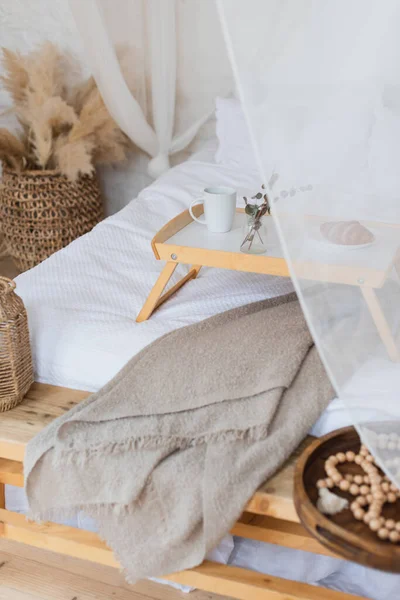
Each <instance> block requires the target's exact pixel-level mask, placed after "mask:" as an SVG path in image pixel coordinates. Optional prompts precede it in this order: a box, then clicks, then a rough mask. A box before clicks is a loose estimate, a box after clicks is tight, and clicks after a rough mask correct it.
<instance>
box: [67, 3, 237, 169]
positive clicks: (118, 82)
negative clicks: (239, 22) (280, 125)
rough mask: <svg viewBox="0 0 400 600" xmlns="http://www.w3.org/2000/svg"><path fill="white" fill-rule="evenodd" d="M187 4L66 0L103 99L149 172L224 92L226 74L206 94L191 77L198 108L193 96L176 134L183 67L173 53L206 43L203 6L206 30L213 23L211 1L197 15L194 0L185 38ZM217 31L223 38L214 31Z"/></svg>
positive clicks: (162, 164) (188, 136)
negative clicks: (209, 20)
mask: <svg viewBox="0 0 400 600" xmlns="http://www.w3.org/2000/svg"><path fill="white" fill-rule="evenodd" d="M185 4H186V3H184V2H182V1H179V0H178V1H177V0H84V2H82V0H70V6H71V9H72V13H73V15H74V18H75V20H76V23H77V26H78V29H79V31H80V34H81V36H82V39H83V42H84V46H85V50H86V57H87V61H88V63H89V65H90V67H91V69H92V73H93V75H94V77H95V80H96V82H97V85H98V87H99V89H100V92H101V94H102V96H103V98H104V101H105V103H106V105H107V107H108V109H109V111H110V113H111V114H112V116H113V117H114V119H115V121H116V122H117V123H118V124H119V126H120V127H121V129H122V130H123V131H124V132H125V133H126V134H127V135H128V137H130V139H131V140H132V141H133V142H134V143H135V144H136V146H138V147H139V148H140V149H141V150H143V151H144V152H146V153H147V154H148V155H150V157H151V158H152V160H151V161H150V162H149V164H148V171H149V173H150V175H151V176H152V177H157V176H158V175H160V174H161V173H163V172H164V171H166V170H167V169H168V168H169V164H170V161H169V157H170V156H171V155H172V154H175V153H177V152H179V151H180V150H182V149H184V148H185V147H186V146H188V145H189V144H190V142H191V141H192V140H193V138H194V137H195V135H196V133H197V131H198V130H199V128H200V127H201V126H202V125H203V123H204V122H205V121H206V120H207V119H208V118H209V116H210V115H211V113H212V112H213V108H214V102H213V99H214V96H215V95H216V94H217V93H218V92H221V91H222V92H225V93H226V91H227V90H226V84H227V81H226V78H225V80H224V81H222V82H221V84H220V83H218V86H217V89H213V93H208V97H207V96H206V95H205V94H204V90H201V89H199V85H200V82H197V88H198V95H199V97H200V98H202V99H203V103H202V105H201V108H199V103H197V106H196V107H193V102H192V106H191V110H189V111H187V114H189V115H190V118H189V119H186V122H185V123H184V124H183V125H184V126H183V127H181V128H180V131H179V132H178V133H176V129H177V128H176V125H177V119H176V110H175V109H176V101H177V89H178V91H179V89H182V85H183V86H184V84H182V81H181V79H182V78H183V77H184V76H185V72H184V71H185V66H186V65H185V63H184V60H182V56H184V52H181V56H179V55H178V52H179V50H182V44H185V45H186V47H185V52H187V53H189V55H193V53H195V52H196V44H197V46H198V47H200V46H201V44H202V43H204V37H205V32H203V33H201V30H199V23H200V24H201V17H202V13H204V8H206V9H208V11H210V10H211V11H212V10H213V9H214V11H215V18H214V21H215V23H214V24H213V23H211V25H212V27H211V32H213V31H214V28H215V26H217V27H218V28H219V22H218V18H217V13H216V10H215V6H214V2H213V1H212V2H210V1H209V0H206V2H205V3H203V7H202V9H201V11H200V13H199V14H197V13H196V11H193V9H194V8H195V7H194V5H193V4H192V7H191V8H192V21H191V31H189V36H191V37H189V38H188V37H187V32H186V31H185V29H186V28H187V23H188V20H187V18H186V20H185V11H186V12H187V10H188V7H187V6H185ZM211 14H212V12H211ZM189 29H190V27H189ZM217 31H218V30H217ZM113 34H114V35H113ZM217 35H218V33H217ZM219 37H220V38H221V44H223V42H222V34H221V33H220V32H219ZM188 42H190V45H189V43H188ZM118 45H119V46H121V45H123V46H125V59H124V63H125V69H124V70H122V69H121V66H120V63H119V61H118V58H117V52H116V50H118V48H117V46H118ZM126 51H127V53H126ZM182 67H183V68H182ZM186 70H187V67H186ZM178 71H179V72H178ZM126 72H130V75H131V77H132V78H133V81H134V89H133V90H132V86H128V83H127V81H126V78H125V76H126ZM130 88H131V89H130ZM132 92H133V93H132ZM148 96H151V102H150V106H149V105H148V103H147V97H148ZM192 100H193V98H192ZM150 122H151V124H150Z"/></svg>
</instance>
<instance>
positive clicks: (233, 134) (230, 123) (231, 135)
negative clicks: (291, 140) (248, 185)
mask: <svg viewBox="0 0 400 600" xmlns="http://www.w3.org/2000/svg"><path fill="white" fill-rule="evenodd" d="M215 114H216V118H217V124H216V132H217V138H218V149H217V152H216V153H215V161H216V162H217V163H219V164H223V165H228V166H232V167H235V168H239V169H241V170H244V171H254V170H256V169H257V163H256V160H255V156H254V151H253V147H252V145H251V140H250V133H249V130H248V127H247V123H246V119H245V116H244V112H243V109H242V106H241V104H240V102H239V100H237V99H236V98H217V99H216V111H215Z"/></svg>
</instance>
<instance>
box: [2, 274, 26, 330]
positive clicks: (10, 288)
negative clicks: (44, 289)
mask: <svg viewBox="0 0 400 600" xmlns="http://www.w3.org/2000/svg"><path fill="white" fill-rule="evenodd" d="M16 287H17V285H16V283H15V281H13V280H12V279H8V277H2V276H0V326H1V321H6V320H9V319H14V318H15V317H16V316H18V315H19V314H20V313H21V312H22V311H23V310H24V305H23V302H22V300H21V298H20V297H19V296H17V294H15V293H14V290H15V288H16Z"/></svg>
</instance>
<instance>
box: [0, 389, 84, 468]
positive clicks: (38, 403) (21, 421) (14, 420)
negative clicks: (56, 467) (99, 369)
mask: <svg viewBox="0 0 400 600" xmlns="http://www.w3.org/2000/svg"><path fill="white" fill-rule="evenodd" d="M89 395H90V392H85V391H80V390H72V389H69V388H64V387H58V386H54V385H47V384H44V383H34V384H33V385H32V387H31V389H30V390H29V392H28V393H27V395H26V396H25V398H24V400H23V401H22V402H21V404H19V405H18V406H16V407H15V408H13V409H12V410H9V411H7V412H4V413H2V415H1V418H0V457H2V458H8V459H10V460H15V461H19V462H21V461H23V459H24V455H25V446H26V444H27V443H28V442H29V441H30V440H31V439H32V438H33V437H34V436H35V435H36V434H37V433H39V431H41V430H42V429H43V428H44V427H46V425H48V424H49V423H51V421H53V420H54V419H55V418H57V417H59V416H61V415H62V414H64V413H65V412H66V411H68V410H69V409H70V408H72V407H73V406H75V405H76V404H78V403H79V402H81V401H82V400H84V399H85V398H87V397H88V396H89Z"/></svg>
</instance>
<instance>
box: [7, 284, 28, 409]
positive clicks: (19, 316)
mask: <svg viewBox="0 0 400 600" xmlns="http://www.w3.org/2000/svg"><path fill="white" fill-rule="evenodd" d="M14 290H15V283H14V281H12V280H11V279H7V277H0V412H4V411H5V410H10V409H11V408H14V406H16V405H17V404H19V403H20V402H21V400H22V399H23V397H24V396H25V394H26V392H27V391H28V390H29V388H30V386H31V385H32V383H33V367H32V356H31V347H30V344H29V330H28V318H27V316H26V310H25V307H24V303H23V302H22V300H21V298H20V297H19V296H17V294H15V293H14Z"/></svg>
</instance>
